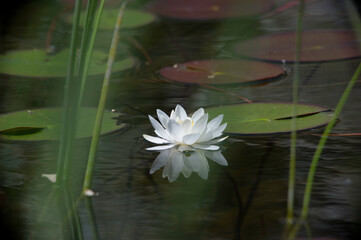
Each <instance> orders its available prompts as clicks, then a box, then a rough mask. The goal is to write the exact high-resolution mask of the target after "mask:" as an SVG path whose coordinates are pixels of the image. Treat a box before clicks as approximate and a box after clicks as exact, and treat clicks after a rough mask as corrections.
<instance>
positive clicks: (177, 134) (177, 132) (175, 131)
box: [167, 119, 184, 142]
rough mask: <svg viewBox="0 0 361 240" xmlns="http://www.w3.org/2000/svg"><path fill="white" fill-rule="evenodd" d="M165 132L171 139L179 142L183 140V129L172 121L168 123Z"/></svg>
mask: <svg viewBox="0 0 361 240" xmlns="http://www.w3.org/2000/svg"><path fill="white" fill-rule="evenodd" d="M167 130H168V132H169V134H170V135H171V136H172V138H173V139H174V140H175V141H177V142H181V141H182V138H183V135H184V134H183V129H182V127H181V126H180V125H179V124H178V123H177V122H176V121H175V120H173V119H170V120H169V121H168V126H167Z"/></svg>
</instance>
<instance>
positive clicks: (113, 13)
mask: <svg viewBox="0 0 361 240" xmlns="http://www.w3.org/2000/svg"><path fill="white" fill-rule="evenodd" d="M117 15H118V9H116V8H114V9H104V10H103V13H102V18H101V19H100V23H99V29H103V30H113V29H114V25H115V22H116V20H117ZM84 19H85V11H82V12H81V14H80V23H79V25H80V26H81V27H84ZM155 19H156V17H155V15H153V14H151V13H148V12H143V11H139V10H131V9H126V10H125V12H124V15H123V19H122V24H121V28H137V27H141V26H144V25H147V24H149V23H151V22H153V21H154V20H155ZM65 21H66V22H67V23H69V24H72V23H73V14H69V15H67V16H66V17H65Z"/></svg>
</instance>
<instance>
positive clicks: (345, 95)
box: [289, 63, 361, 240]
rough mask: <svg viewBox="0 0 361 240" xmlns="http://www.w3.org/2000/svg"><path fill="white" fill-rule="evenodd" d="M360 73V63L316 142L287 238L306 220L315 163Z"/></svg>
mask: <svg viewBox="0 0 361 240" xmlns="http://www.w3.org/2000/svg"><path fill="white" fill-rule="evenodd" d="M360 73H361V63H360V64H359V66H358V67H357V69H356V71H355V73H354V75H353V76H352V78H351V80H350V82H349V84H348V85H347V87H346V89H345V91H344V92H343V94H342V96H341V99H340V101H339V102H338V104H337V106H336V109H335V113H334V115H333V116H332V118H331V121H330V122H329V123H328V124H327V126H326V129H325V131H324V132H323V134H322V136H321V139H320V141H319V143H318V146H317V149H316V152H315V154H314V156H313V159H312V163H311V167H310V170H309V172H308V177H307V183H306V189H305V193H304V197H303V206H302V211H301V216H300V220H299V221H298V223H297V224H296V226H295V227H294V228H293V229H292V231H291V233H290V237H289V239H292V240H293V239H295V238H296V235H297V232H298V231H299V228H300V225H301V224H302V223H303V222H304V221H305V220H306V218H307V215H308V209H309V205H310V199H311V192H312V184H313V179H314V176H315V172H316V168H317V163H318V160H319V159H320V156H321V154H322V150H323V148H324V146H325V144H326V141H327V137H328V135H329V134H330V132H331V130H332V128H333V126H334V125H335V123H336V122H337V119H338V116H339V115H340V113H341V111H342V108H343V107H344V105H345V103H346V101H347V98H348V96H349V95H350V93H351V90H352V88H353V86H354V85H355V83H356V80H357V78H358V77H359V76H360Z"/></svg>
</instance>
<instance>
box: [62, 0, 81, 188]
mask: <svg viewBox="0 0 361 240" xmlns="http://www.w3.org/2000/svg"><path fill="white" fill-rule="evenodd" d="M80 10H81V1H80V0H76V2H75V7H74V20H73V27H72V34H71V41H70V52H69V60H68V67H67V72H66V79H65V86H64V110H63V117H62V118H63V119H62V122H63V125H62V130H61V136H60V145H59V153H58V165H57V173H56V176H57V178H56V184H57V185H58V186H59V184H61V180H62V179H63V170H64V161H65V156H66V148H67V139H68V137H69V128H70V125H71V121H70V118H69V116H70V112H71V111H70V110H71V107H70V104H71V102H72V101H71V98H72V88H71V85H72V82H73V79H74V69H75V64H76V48H77V46H76V45H77V44H76V42H77V41H76V40H77V36H78V32H79V19H80Z"/></svg>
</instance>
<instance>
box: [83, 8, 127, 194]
mask: <svg viewBox="0 0 361 240" xmlns="http://www.w3.org/2000/svg"><path fill="white" fill-rule="evenodd" d="M126 4H127V1H124V2H123V3H122V5H121V7H120V9H119V12H118V16H117V21H116V24H115V27H114V32H113V38H112V42H111V46H110V50H109V56H108V62H107V69H106V72H105V76H104V81H103V87H102V91H101V95H100V100H99V105H98V112H97V115H96V120H95V126H94V130H93V138H92V142H91V146H90V152H89V158H88V164H87V168H86V173H85V179H84V185H83V194H84V192H85V191H87V190H90V188H91V182H92V178H93V170H94V163H95V157H96V154H97V150H98V145H99V138H100V131H101V127H102V122H103V114H104V109H105V103H106V98H107V95H108V89H109V82H110V76H111V72H112V67H113V63H114V59H115V55H116V51H117V45H118V41H119V28H120V25H121V23H122V18H123V14H124V9H125V6H126Z"/></svg>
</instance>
